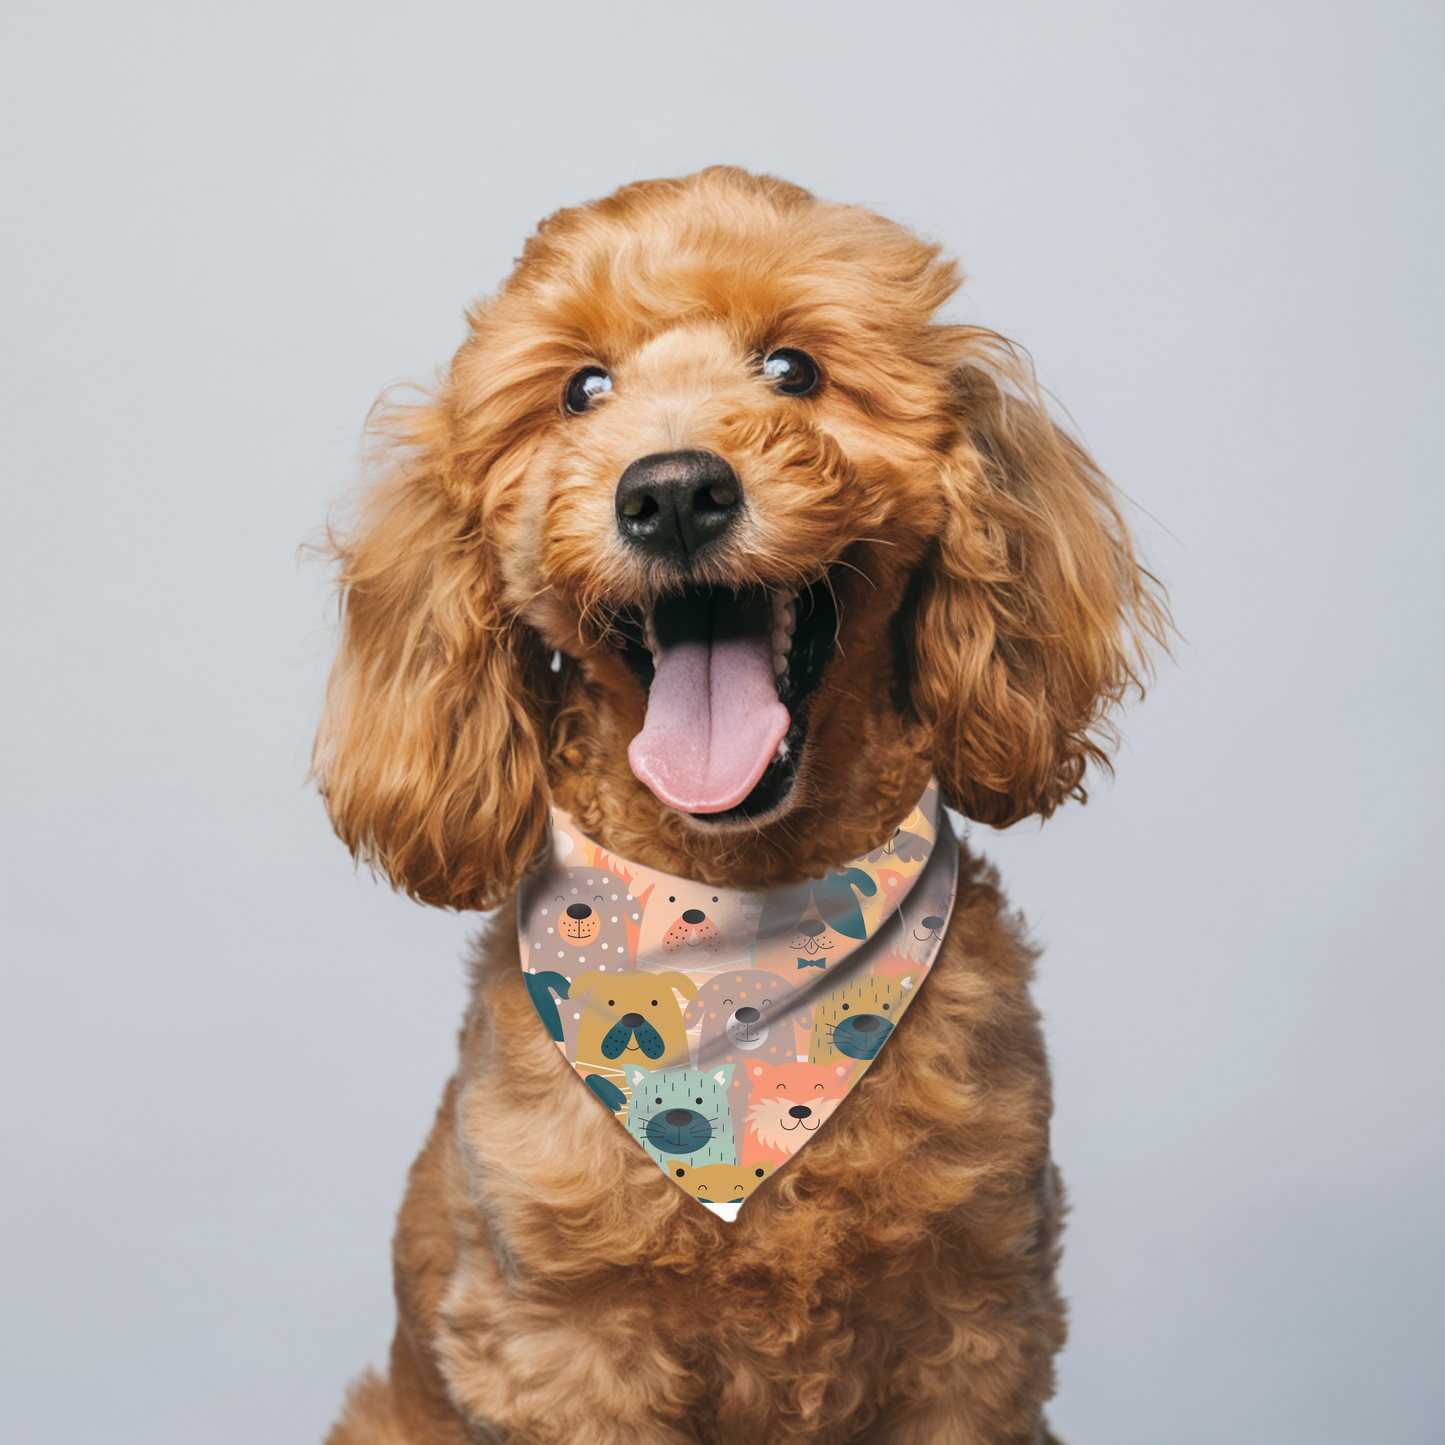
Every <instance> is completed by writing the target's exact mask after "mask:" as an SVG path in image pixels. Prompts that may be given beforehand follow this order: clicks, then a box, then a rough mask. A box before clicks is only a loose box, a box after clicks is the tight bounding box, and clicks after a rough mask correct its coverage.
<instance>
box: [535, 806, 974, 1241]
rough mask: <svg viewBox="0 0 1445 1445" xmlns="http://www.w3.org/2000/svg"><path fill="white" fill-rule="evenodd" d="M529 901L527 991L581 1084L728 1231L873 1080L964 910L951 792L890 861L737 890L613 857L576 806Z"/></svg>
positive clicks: (556, 831)
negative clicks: (947, 806)
mask: <svg viewBox="0 0 1445 1445" xmlns="http://www.w3.org/2000/svg"><path fill="white" fill-rule="evenodd" d="M552 826H553V848H552V851H551V852H550V854H549V855H548V857H547V860H546V862H545V863H544V864H543V865H542V867H541V868H540V869H539V870H538V871H537V872H535V873H534V874H532V875H531V876H530V877H529V878H527V879H526V880H525V881H524V882H523V884H522V888H521V891H520V893H519V894H518V899H517V926H518V939H519V943H520V948H521V956H522V970H523V977H524V978H525V979H526V982H527V988H528V991H529V992H530V994H531V996H532V1002H533V1004H534V1005H535V1007H536V1009H537V1014H538V1016H539V1017H540V1019H541V1020H542V1023H543V1024H544V1025H545V1027H546V1028H547V1031H548V1032H549V1033H550V1034H551V1036H552V1038H553V1039H554V1040H555V1041H556V1043H557V1047H558V1048H559V1049H560V1050H561V1051H562V1053H563V1055H564V1056H565V1057H566V1059H567V1061H568V1063H569V1064H571V1065H572V1067H573V1068H574V1069H575V1070H576V1072H577V1074H578V1076H579V1078H580V1079H581V1081H582V1083H584V1084H585V1085H586V1086H587V1087H588V1088H590V1089H591V1090H592V1092H593V1093H594V1094H596V1096H597V1097H598V1098H599V1099H601V1100H602V1102H603V1103H604V1104H605V1105H606V1106H607V1108H608V1109H610V1110H611V1111H612V1113H613V1115H614V1116H615V1117H616V1119H617V1121H618V1123H619V1124H620V1125H621V1126H622V1127H624V1128H625V1129H626V1130H627V1132H628V1134H630V1135H631V1136H632V1138H633V1139H634V1140H636V1142H637V1144H638V1146H639V1147H640V1148H642V1149H643V1150H645V1151H646V1152H647V1153H648V1154H649V1155H650V1156H651V1157H652V1158H653V1159H654V1160H655V1161H656V1163H657V1165H658V1167H659V1168H661V1169H663V1170H664V1171H666V1173H667V1175H668V1177H669V1178H671V1179H672V1180H673V1181H674V1182H675V1183H676V1184H677V1185H678V1186H679V1187H680V1188H681V1189H683V1190H685V1191H686V1192H687V1193H688V1194H689V1195H691V1196H692V1197H693V1198H694V1199H696V1200H698V1201H700V1202H701V1203H703V1204H705V1205H707V1206H708V1207H709V1208H711V1209H712V1210H713V1211H714V1212H715V1213H718V1214H721V1215H722V1216H723V1217H725V1218H728V1219H732V1218H735V1217H736V1215H737V1211H738V1209H739V1208H740V1207H741V1204H742V1201H743V1200H744V1199H746V1198H747V1196H748V1195H749V1194H750V1193H751V1192H752V1191H753V1190H754V1189H755V1188H756V1187H757V1186H758V1185H759V1184H760V1183H761V1182H762V1181H763V1180H764V1179H766V1178H767V1177H768V1176H769V1175H770V1174H772V1173H773V1172H774V1171H775V1170H778V1169H781V1168H782V1167H783V1166H784V1165H786V1164H787V1162H788V1160H789V1159H791V1158H792V1157H793V1155H794V1154H796V1153H797V1152H798V1150H799V1149H801V1148H802V1147H803V1146H804V1145H805V1144H807V1142H808V1141H809V1140H810V1139H812V1138H813V1137H814V1135H815V1134H816V1133H817V1131H818V1130H819V1129H820V1128H821V1127H822V1126H823V1125H824V1124H826V1123H827V1121H828V1119H829V1117H830V1116H831V1115H832V1113H833V1111H834V1110H835V1109H836V1108H837V1107H838V1105H839V1104H840V1103H841V1102H842V1100H843V1099H844V1098H845V1097H846V1095H847V1094H848V1091H849V1090H850V1089H852V1088H853V1086H854V1085H855V1084H856V1083H857V1082H858V1080H859V1079H860V1078H862V1077H863V1075H864V1073H865V1072H866V1071H867V1069H868V1067H869V1065H870V1064H871V1063H872V1062H873V1060H874V1059H876V1058H877V1057H878V1053H879V1050H880V1049H882V1048H883V1046H884V1045H885V1044H886V1043H887V1041H888V1039H889V1038H890V1036H891V1035H892V1033H893V1030H894V1029H895V1028H896V1027H897V1024H898V1020H899V1019H900V1018H901V1017H902V1016H903V1012H904V1010H905V1009H906V1008H907V1007H908V1005H909V1003H910V1002H911V1001H912V999H913V998H914V997H915V996H916V995H917V992H918V988H919V985H920V984H921V983H922V982H923V978H924V975H925V974H926V973H927V972H928V970H929V968H930V967H931V966H932V964H933V960H934V958H935V957H936V956H937V954H938V949H939V946H940V944H941V943H942V941H943V934H944V931H945V929H946V928H947V927H948V920H949V917H950V915H951V914H952V912H953V898H954V890H955V888H956V886H957V878H958V845H957V843H956V842H955V841H954V837H953V832H952V830H951V829H950V827H949V823H948V818H947V815H946V814H945V813H944V811H943V809H942V807H941V806H940V803H939V797H938V789H937V786H936V785H935V784H933V783H930V784H929V786H928V790H927V791H926V792H925V793H924V795H923V797H922V798H921V799H920V800H919V803H918V806H917V807H916V808H914V809H913V811H912V812H911V813H910V814H909V815H908V817H907V818H905V819H904V820H903V822H902V824H900V826H899V827H898V828H897V829H896V830H895V831H894V833H893V836H892V837H891V838H890V839H889V840H888V841H887V842H886V843H885V844H884V845H883V846H882V847H881V848H875V849H874V850H873V852H871V853H869V854H867V855H866V856H865V857H862V858H858V859H855V860H854V861H853V862H852V863H850V864H848V865H847V866H846V867H844V868H840V869H829V871H828V872H827V874H826V875H825V876H824V877H822V878H818V879H809V880H807V881H805V882H803V883H798V884H793V885H789V886H787V887H779V888H773V889H768V890H766V891H763V892H740V891H738V890H736V889H727V888H713V887H710V886H709V885H708V884H705V883H697V882H694V881H692V880H691V879H687V878H679V877H676V876H674V875H673V874H670V873H660V872H658V871H657V870H656V869H653V868H644V867H641V866H639V865H637V864H635V863H628V862H626V861H624V860H623V859H621V858H615V857H613V856H611V855H610V854H608V853H607V852H606V851H605V850H604V849H602V848H600V847H598V845H597V844H595V843H593V842H591V841H590V840H589V839H587V838H584V837H583V836H582V834H581V833H580V832H579V831H578V829H577V827H576V825H575V824H574V823H573V821H572V819H571V817H570V816H569V815H568V814H566V813H564V812H563V811H562V810H561V809H560V808H557V809H554V810H553V813H552Z"/></svg>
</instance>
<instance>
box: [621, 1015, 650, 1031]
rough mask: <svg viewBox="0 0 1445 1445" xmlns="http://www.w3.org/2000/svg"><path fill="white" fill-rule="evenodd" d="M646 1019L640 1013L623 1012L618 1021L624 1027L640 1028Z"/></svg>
mask: <svg viewBox="0 0 1445 1445" xmlns="http://www.w3.org/2000/svg"><path fill="white" fill-rule="evenodd" d="M646 1022H647V1020H646V1019H645V1018H643V1017H642V1015H641V1014H623V1015H622V1017H621V1018H620V1019H618V1023H620V1024H621V1025H622V1027H623V1028H625V1029H640V1028H641V1027H642V1026H643V1024H645V1023H646Z"/></svg>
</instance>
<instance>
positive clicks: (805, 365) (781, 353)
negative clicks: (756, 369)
mask: <svg viewBox="0 0 1445 1445" xmlns="http://www.w3.org/2000/svg"><path fill="white" fill-rule="evenodd" d="M763 375H764V376H766V377H769V378H770V379H771V380H773V381H775V382H776V383H777V386H778V390H779V391H780V392H782V393H783V395H784V396H807V394H808V393H809V392H810V391H815V390H816V389H817V386H818V382H819V380H820V377H819V375H818V365H817V363H816V362H815V361H814V360H813V358H812V357H811V356H809V355H808V354H807V353H806V352H803V351H794V350H793V348H792V347H791V346H780V347H779V348H778V349H777V350H776V351H770V352H769V353H768V356H767V359H766V360H765V361H764V362H763Z"/></svg>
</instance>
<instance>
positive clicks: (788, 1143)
mask: <svg viewBox="0 0 1445 1445" xmlns="http://www.w3.org/2000/svg"><path fill="white" fill-rule="evenodd" d="M744 1068H745V1069H746V1071H747V1076H748V1118H747V1130H746V1132H745V1133H744V1135H743V1152H742V1163H743V1167H744V1168H756V1167H757V1166H758V1165H759V1164H761V1163H763V1162H764V1161H766V1160H768V1159H775V1160H779V1161H781V1160H784V1159H787V1158H789V1157H790V1156H792V1155H793V1154H796V1153H797V1151H798V1150H799V1149H801V1148H802V1147H803V1145H804V1144H806V1143H807V1142H808V1140H809V1139H811V1138H812V1137H813V1135H814V1134H816V1133H817V1132H818V1130H819V1129H821V1128H822V1126H823V1125H824V1124H825V1123H827V1121H828V1119H829V1118H830V1117H831V1116H832V1113H833V1110H834V1109H836V1108H837V1107H838V1105H839V1104H840V1103H841V1102H842V1100H843V1096H844V1095H845V1094H846V1093H847V1092H848V1085H849V1083H850V1082H851V1081H852V1077H853V1065H852V1063H851V1062H849V1061H848V1060H847V1059H844V1060H841V1061H840V1062H838V1063H834V1064H814V1063H806V1064H797V1063H794V1064H777V1065H771V1064H764V1063H762V1062H749V1063H747V1064H745V1065H744Z"/></svg>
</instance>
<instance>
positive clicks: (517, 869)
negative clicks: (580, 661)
mask: <svg viewBox="0 0 1445 1445" xmlns="http://www.w3.org/2000/svg"><path fill="white" fill-rule="evenodd" d="M455 429H456V423H455V421H454V419H453V415H452V411H451V408H450V406H449V405H448V404H447V402H446V400H445V399H443V400H439V401H437V402H436V403H435V404H432V405H427V406H421V407H414V408H408V409H405V410H404V411H401V412H398V413H395V414H394V416H393V419H392V421H391V424H390V425H389V427H388V430H389V431H390V435H391V440H392V443H393V446H392V451H391V456H392V458H393V460H392V463H391V465H390V468H389V469H388V471H387V472H386V473H385V474H384V475H383V477H382V478H381V480H380V481H379V482H378V483H377V484H376V485H375V486H374V487H373V489H372V491H371V492H370V494H369V495H368V496H367V498H366V501H365V504H364V507H363V510H362V513H361V516H360V519H359V524H358V525H357V526H356V527H355V529H354V530H353V531H352V532H351V533H350V535H348V536H346V537H344V538H342V539H340V540H337V539H335V538H333V549H334V551H335V554H336V556H337V558H338V560H339V563H340V569H339V570H340V586H341V642H340V647H339V650H338V652H337V657H336V662H335V665H334V667H333V669H332V673H331V681H330V684H329V686H328V688H327V695H326V709H325V713H324V716H323V718H322V722H321V728H320V731H319V734H318V736H317V741H316V751H315V758H314V771H315V774H316V776H317V778H318V779H319V782H320V785H321V790H322V792H323V794H324V795H325V798H326V806H327V811H328V812H329V813H330V815H331V820H332V823H333V825H334V826H335V828H336V831H337V833H338V834H339V835H340V837H341V838H342V840H343V841H344V842H345V843H346V844H347V845H348V846H349V847H350V848H351V850H352V852H353V854H354V855H355V856H357V857H358V858H361V859H364V860H365V861H367V862H369V863H371V864H372V865H373V866H375V867H377V868H380V869H381V870H382V871H384V872H385V873H386V874H387V876H388V877H389V878H390V879H391V881H392V883H393V884H394V885H395V886H397V887H398V888H402V889H404V890H405V891H406V892H407V893H409V894H411V895H412V896H413V897H415V898H418V899H421V900H422V901H423V902H426V903H435V904H441V905H443V906H447V907H454V908H489V907H492V906H494V905H496V904H497V903H499V902H501V900H502V899H503V898H505V897H506V896H507V895H508V894H509V893H510V892H511V891H512V889H513V888H515V887H516V884H517V881H518V879H519V878H520V877H521V875H522V874H523V873H524V872H525V871H526V869H527V868H528V866H529V865H530V864H531V863H532V861H533V859H534V857H535V855H536V854H537V852H538V850H539V848H540V846H541V845H542V841H543V838H544V836H545V831H546V825H547V807H548V792H547V777H546V771H545V765H544V749H545V729H544V724H543V721H542V719H543V697H544V692H545V687H546V671H545V662H544V659H543V658H542V656H541V652H540V644H539V642H538V640H537V638H536V636H535V634H533V633H532V632H531V631H530V630H529V629H527V628H525V627H524V626H523V625H521V624H520V623H519V622H517V621H516V620H515V618H514V617H513V616H512V615H510V614H509V612H508V610H507V608H506V607H505V605H504V602H503V597H502V585H501V578H500V576H499V567H498V559H497V556H496V551H495V540H494V537H493V534H492V527H491V525H490V522H489V518H488V516H487V514H486V511H485V507H484V501H485V498H486V496H487V495H488V493H489V492H490V491H491V490H492V488H493V486H494V481H493V479H492V477H490V476H489V475H488V474H487V470H488V468H501V467H503V466H505V459H504V460H503V461H497V459H496V458H495V457H493V458H487V459H485V461H484V462H483V461H479V459H478V458H477V456H476V454H475V452H473V453H472V454H471V455H470V456H468V457H467V458H466V461H467V463H468V468H469V470H468V475H469V476H470V477H472V478H473V479H474V480H473V481H472V482H471V483H469V484H468V485H466V486H462V485H458V484H457V481H456V479H455V478H454V477H453V476H452V475H450V473H451V472H452V471H453V470H454V469H455V467H456V465H457V464H456V463H455V462H454V460H453V457H454V454H455V453H456V451H457V449H458V448H457V443H456V442H455V441H454V439H453V433H454V431H455Z"/></svg>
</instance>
